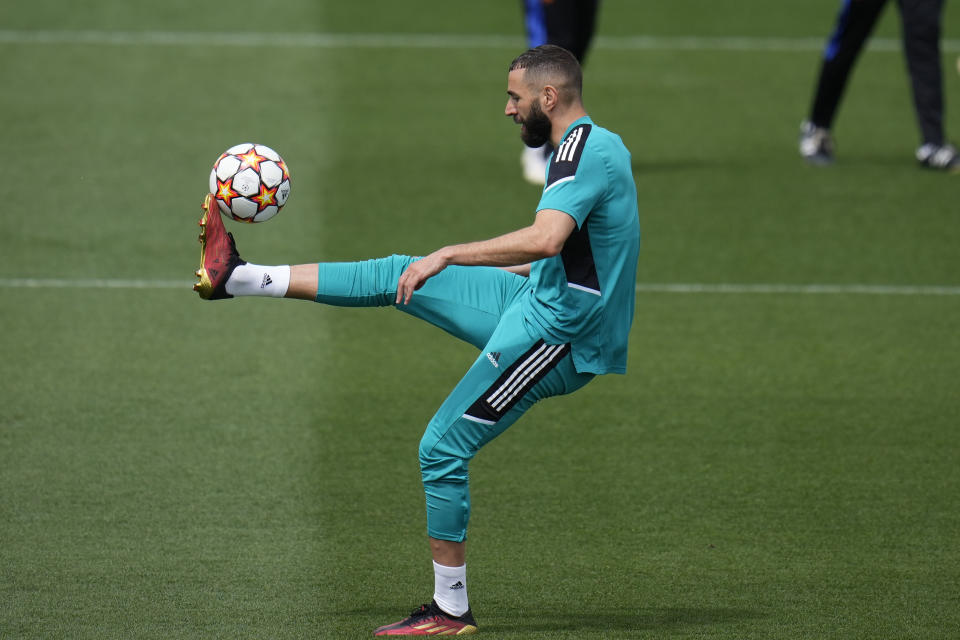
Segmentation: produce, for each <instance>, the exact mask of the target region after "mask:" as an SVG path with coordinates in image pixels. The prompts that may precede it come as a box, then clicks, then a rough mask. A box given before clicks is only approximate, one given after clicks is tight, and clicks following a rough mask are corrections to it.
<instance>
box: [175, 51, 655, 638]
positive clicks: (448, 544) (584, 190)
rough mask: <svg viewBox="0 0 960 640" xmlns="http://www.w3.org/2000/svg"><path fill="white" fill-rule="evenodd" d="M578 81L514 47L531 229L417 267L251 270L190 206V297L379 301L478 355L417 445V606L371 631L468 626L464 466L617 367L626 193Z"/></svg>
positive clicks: (623, 355)
mask: <svg viewBox="0 0 960 640" xmlns="http://www.w3.org/2000/svg"><path fill="white" fill-rule="evenodd" d="M581 83H582V78H581V69H580V65H579V63H578V62H577V60H576V58H575V57H574V56H573V55H572V54H570V53H569V52H568V51H567V50H565V49H563V48H561V47H557V46H553V45H545V46H541V47H536V48H534V49H530V50H528V51H526V52H525V53H523V54H521V55H520V56H518V57H517V58H516V59H515V60H514V61H513V63H512V64H511V65H510V69H509V74H508V79H507V96H508V97H507V104H506V108H505V110H504V113H505V115H507V116H508V117H510V118H512V119H513V120H514V122H515V123H517V124H519V125H520V136H521V138H522V140H523V141H524V142H525V143H526V144H527V145H531V146H540V145H542V144H543V143H544V142H546V141H548V140H549V141H552V142H553V144H554V145H555V147H556V152H555V153H554V154H553V156H552V157H551V159H550V168H549V173H548V178H547V183H546V185H545V186H544V189H543V193H542V195H541V197H540V202H539V204H538V205H537V209H536V215H535V217H534V218H533V221H532V223H531V224H529V225H527V226H523V227H522V228H520V229H517V230H516V231H513V232H511V233H507V234H505V235H502V236H498V237H495V238H492V239H489V240H484V241H480V242H469V243H466V244H454V245H450V246H446V247H443V248H441V249H438V250H436V251H434V252H433V253H431V254H429V255H427V256H424V257H422V258H415V257H409V256H398V255H395V256H391V257H388V258H382V259H378V260H368V261H363V262H355V263H320V264H313V263H311V264H301V265H293V266H286V265H281V266H259V265H254V264H250V263H247V262H244V261H243V260H242V259H241V258H240V256H239V255H238V254H237V250H236V245H235V244H234V240H233V236H232V234H229V233H227V232H226V230H225V229H224V227H223V222H222V221H221V219H220V214H219V212H218V207H217V205H216V203H215V202H214V201H213V199H212V196H208V197H207V200H206V202H205V203H204V213H203V217H202V218H201V220H200V225H201V227H202V228H203V231H202V232H201V235H200V241H201V246H202V249H201V261H202V266H201V268H200V269H199V270H198V271H197V276H198V277H199V278H200V282H198V283H197V284H196V285H195V286H194V289H196V290H197V291H199V293H200V296H201V297H202V298H206V299H222V298H231V297H233V296H245V295H254V296H274V297H286V298H300V299H305V300H313V301H316V302H320V303H325V304H331V305H338V306H388V305H393V306H395V307H396V308H397V309H399V310H400V311H403V312H406V313H409V314H411V315H413V316H416V317H418V318H422V319H423V320H426V321H427V322H430V323H432V324H434V325H435V326H437V327H439V328H441V329H444V330H445V331H447V332H449V333H451V334H452V335H454V336H456V337H458V338H461V339H462V340H465V341H467V342H469V343H471V344H473V345H474V346H476V347H477V348H478V349H479V353H478V355H477V358H476V359H475V360H474V362H473V363H472V365H471V366H470V367H469V369H468V370H467V372H466V374H465V375H464V376H463V378H462V379H461V380H460V382H459V383H458V384H457V385H456V387H455V388H454V389H453V391H452V392H451V393H450V395H449V396H448V397H447V399H446V400H445V401H444V402H443V404H442V405H441V407H440V409H439V410H438V411H437V413H436V414H435V415H434V416H433V418H432V419H431V420H430V422H429V424H428V425H427V427H426V431H425V433H424V434H423V438H422V439H421V441H420V450H419V457H420V469H421V476H422V480H423V487H424V491H425V493H426V511H427V532H428V536H429V543H430V549H431V552H432V555H433V568H434V595H433V599H432V601H431V602H430V603H429V604H425V605H423V606H421V607H420V608H418V609H417V610H415V611H414V612H413V613H411V614H410V616H409V617H407V618H405V619H403V620H400V621H399V622H396V623H393V624H389V625H386V626H383V627H380V628H379V629H377V630H376V631H375V632H374V635H440V634H443V635H454V634H468V633H473V632H475V631H476V630H477V625H476V622H475V621H474V618H473V614H472V612H471V609H470V605H469V601H468V598H467V574H466V543H465V541H466V538H467V523H468V520H469V518H470V494H469V491H468V484H467V481H468V474H467V467H468V464H469V462H470V460H471V459H472V458H473V456H474V455H475V454H476V453H477V451H478V450H479V449H480V448H481V447H483V446H484V445H485V444H487V443H488V442H490V441H491V440H493V439H494V438H495V437H497V436H498V435H500V434H501V433H503V432H504V431H505V430H506V429H507V428H508V427H509V426H510V425H512V424H513V423H514V422H515V421H516V420H517V419H518V418H519V417H520V416H521V415H523V413H524V412H526V411H527V409H529V408H530V407H531V406H532V405H533V404H534V403H535V402H537V401H538V400H542V399H544V398H547V397H550V396H554V395H560V394H566V393H571V392H573V391H575V390H577V389H579V388H580V387H582V386H584V385H585V384H587V383H588V382H590V381H591V380H592V379H593V378H594V377H595V376H597V375H599V374H605V373H624V372H625V371H626V364H627V341H628V332H629V330H630V325H631V323H632V320H633V308H634V292H635V287H636V283H635V280H636V269H637V257H638V253H639V247H640V226H639V220H638V213H637V192H636V185H635V184H634V181H633V174H632V169H631V165H630V154H629V152H628V151H627V149H626V147H625V146H624V145H623V142H622V141H621V140H620V137H619V136H617V135H615V134H613V133H611V132H610V131H607V130H606V129H603V128H602V127H599V126H598V125H596V124H594V122H593V120H591V119H590V117H589V116H588V115H587V113H586V111H585V110H584V107H583V103H582V100H581ZM497 267H499V268H497Z"/></svg>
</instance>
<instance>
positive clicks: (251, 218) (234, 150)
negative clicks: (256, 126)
mask: <svg viewBox="0 0 960 640" xmlns="http://www.w3.org/2000/svg"><path fill="white" fill-rule="evenodd" d="M210 193H211V194H213V197H214V198H215V199H216V201H217V204H218V205H220V211H222V212H223V214H224V215H228V216H230V217H231V218H233V219H234V220H239V221H240V222H265V221H266V220H269V219H270V218H272V217H273V216H275V215H277V214H278V213H279V212H280V209H281V208H283V205H285V204H286V203H287V198H288V197H289V196H290V172H289V171H287V165H286V164H285V163H284V162H283V158H281V157H280V154H279V153H277V152H276V151H274V150H273V149H271V148H270V147H267V146H265V145H262V144H253V143H250V142H246V143H244V144H238V145H236V146H234V147H230V148H229V149H227V150H226V151H224V152H223V153H221V154H220V157H219V158H217V161H216V162H214V163H213V170H211V171H210Z"/></svg>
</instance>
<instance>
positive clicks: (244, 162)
mask: <svg viewBox="0 0 960 640" xmlns="http://www.w3.org/2000/svg"><path fill="white" fill-rule="evenodd" d="M237 158H239V160H240V168H239V169H237V171H238V172H239V171H243V170H244V169H246V168H247V167H253V170H254V171H256V172H257V173H260V163H261V162H265V161H267V160H268V159H269V158H267V157H266V156H262V155H260V154H259V153H257V148H256V147H250V151H247V152H246V153H244V154H241V155H239V156H237Z"/></svg>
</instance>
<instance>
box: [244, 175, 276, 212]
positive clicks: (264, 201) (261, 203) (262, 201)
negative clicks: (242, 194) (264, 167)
mask: <svg viewBox="0 0 960 640" xmlns="http://www.w3.org/2000/svg"><path fill="white" fill-rule="evenodd" d="M250 199H251V200H253V201H254V202H256V203H257V213H260V212H261V211H263V210H264V209H266V208H267V207H269V206H270V205H275V204H277V188H276V187H274V188H273V189H270V188H269V187H267V185H265V184H263V183H262V182H261V183H260V193H259V194H257V195H255V196H253V197H252V198H250Z"/></svg>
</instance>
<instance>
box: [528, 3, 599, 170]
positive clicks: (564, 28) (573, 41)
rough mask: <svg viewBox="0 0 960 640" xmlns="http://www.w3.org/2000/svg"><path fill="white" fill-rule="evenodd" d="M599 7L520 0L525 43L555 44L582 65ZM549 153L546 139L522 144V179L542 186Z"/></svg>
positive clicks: (530, 44)
mask: <svg viewBox="0 0 960 640" xmlns="http://www.w3.org/2000/svg"><path fill="white" fill-rule="evenodd" d="M599 9H600V0H523V13H524V25H525V27H526V31H527V44H528V46H529V47H530V48H531V49H533V48H534V47H539V46H540V45H543V44H555V45H557V46H558V47H563V48H564V49H566V50H567V51H569V52H570V53H572V54H573V55H574V57H575V58H576V59H577V61H578V62H579V63H580V65H581V66H583V63H584V60H585V59H586V56H587V51H588V50H589V49H590V43H591V41H592V40H593V33H594V30H595V29H596V25H597V12H598V11H599ZM551 153H553V146H552V145H551V144H550V143H549V142H548V143H547V144H545V145H543V146H542V147H537V148H535V149H532V148H530V147H524V148H523V153H522V155H521V156H520V161H521V164H522V165H523V179H524V180H526V181H527V182H529V183H530V184H535V185H542V184H543V183H544V179H545V176H546V172H547V160H548V159H549V158H550V154H551Z"/></svg>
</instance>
